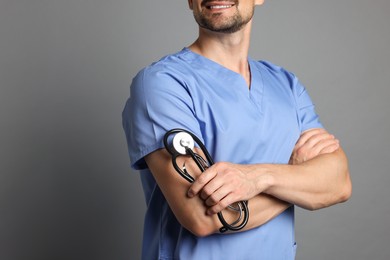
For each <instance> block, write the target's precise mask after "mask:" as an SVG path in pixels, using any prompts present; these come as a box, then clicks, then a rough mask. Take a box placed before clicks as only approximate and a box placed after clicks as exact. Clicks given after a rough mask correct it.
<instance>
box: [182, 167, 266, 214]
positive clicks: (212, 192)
mask: <svg viewBox="0 0 390 260" xmlns="http://www.w3.org/2000/svg"><path fill="white" fill-rule="evenodd" d="M258 183H263V185H258ZM258 186H262V187H258ZM266 187H267V186H266V182H259V180H255V179H254V175H252V174H250V166H244V165H238V164H232V163H227V162H219V163H216V164H214V165H212V166H211V167H210V168H209V169H207V170H206V171H205V172H203V173H202V174H201V175H199V177H198V178H197V179H196V180H195V182H194V183H193V184H192V185H191V187H190V189H189V190H188V196H189V197H194V196H196V195H197V194H199V196H200V198H202V199H203V200H204V201H205V204H206V205H207V206H208V207H209V209H208V210H207V214H208V215H212V214H216V213H218V212H220V211H222V210H223V209H225V208H226V207H227V206H229V205H230V204H233V203H235V202H238V201H243V200H249V199H251V198H253V197H254V196H256V195H257V194H259V193H260V192H262V191H263V190H265V188H266ZM259 188H260V189H259Z"/></svg>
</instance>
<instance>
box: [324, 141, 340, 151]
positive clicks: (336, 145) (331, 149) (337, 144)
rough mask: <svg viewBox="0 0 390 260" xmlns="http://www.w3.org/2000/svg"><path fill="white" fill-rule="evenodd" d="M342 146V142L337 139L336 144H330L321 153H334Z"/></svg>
mask: <svg viewBox="0 0 390 260" xmlns="http://www.w3.org/2000/svg"><path fill="white" fill-rule="evenodd" d="M339 148H340V142H339V141H338V140H337V142H335V143H334V144H330V145H328V146H327V147H325V148H323V149H322V150H321V151H320V154H326V153H333V152H334V151H336V150H337V149H339Z"/></svg>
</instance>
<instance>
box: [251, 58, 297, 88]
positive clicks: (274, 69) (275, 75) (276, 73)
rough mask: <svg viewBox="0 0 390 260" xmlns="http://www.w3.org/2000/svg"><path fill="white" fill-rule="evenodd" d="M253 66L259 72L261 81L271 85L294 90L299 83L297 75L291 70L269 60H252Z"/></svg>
mask: <svg viewBox="0 0 390 260" xmlns="http://www.w3.org/2000/svg"><path fill="white" fill-rule="evenodd" d="M253 64H255V68H256V69H257V70H258V71H259V72H260V74H261V76H262V78H263V81H264V82H265V83H269V84H271V83H272V85H278V86H280V87H281V88H288V89H290V90H292V91H296V89H297V88H300V86H301V84H300V82H299V79H298V77H297V76H296V75H295V74H294V73H292V72H291V71H289V70H287V69H285V68H283V67H281V66H279V65H276V64H274V63H271V62H269V61H264V60H260V61H253Z"/></svg>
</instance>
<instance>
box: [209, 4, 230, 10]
mask: <svg viewBox="0 0 390 260" xmlns="http://www.w3.org/2000/svg"><path fill="white" fill-rule="evenodd" d="M232 6H233V5H232V4H231V5H210V6H206V7H207V9H210V10H218V9H226V8H230V7H232Z"/></svg>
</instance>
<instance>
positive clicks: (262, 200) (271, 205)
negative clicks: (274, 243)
mask: <svg viewBox="0 0 390 260" xmlns="http://www.w3.org/2000/svg"><path fill="white" fill-rule="evenodd" d="M248 203H249V212H250V214H249V221H248V224H247V225H246V226H245V227H244V228H243V231H245V230H249V229H252V228H255V227H258V226H261V225H263V224H265V223H267V222H268V221H270V220H271V219H273V218H274V217H276V216H278V215H279V214H280V213H282V212H283V211H285V210H286V209H287V208H289V207H291V206H292V205H291V204H290V203H287V202H285V201H282V200H279V199H277V198H275V197H272V196H269V195H267V194H260V195H257V196H256V197H254V198H252V199H250V200H249V202H248Z"/></svg>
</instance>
